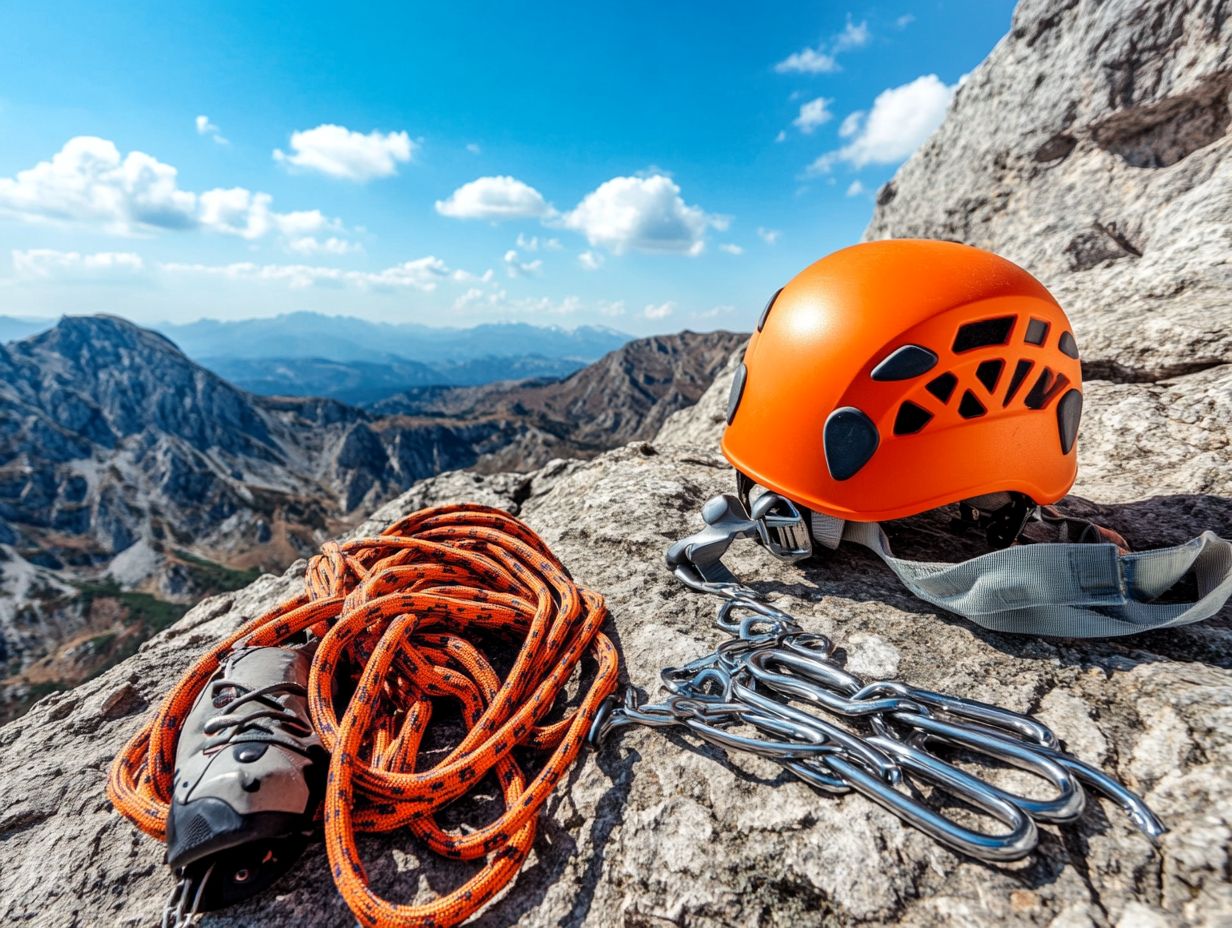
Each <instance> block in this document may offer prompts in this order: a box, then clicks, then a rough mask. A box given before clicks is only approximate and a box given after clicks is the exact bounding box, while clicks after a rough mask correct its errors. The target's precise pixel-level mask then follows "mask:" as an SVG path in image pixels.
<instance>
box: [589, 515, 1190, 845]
mask: <svg viewBox="0 0 1232 928" xmlns="http://www.w3.org/2000/svg"><path fill="white" fill-rule="evenodd" d="M767 495H770V494H767ZM718 500H722V503H721V504H720V503H719V502H718ZM765 500H766V497H765V496H763V497H760V498H759V499H758V500H757V501H756V503H755V504H754V507H753V508H754V510H755V512H754V513H753V514H752V516H751V517H745V518H741V516H742V515H743V513H742V512H739V511H737V510H736V508H735V507H733V506H732V503H733V502H734V503H736V506H739V509H740V510H742V509H743V506H741V505H740V504H739V501H736V500H734V498H732V497H722V498H716V500H711V503H710V504H708V506H710V509H711V511H710V512H707V513H705V521H706V522H707V526H708V527H707V529H705V530H703V532H701V533H699V534H698V536H693V537H692V538H689V539H685V540H683V541H681V542H678V543H677V544H676V545H674V546H673V547H672V549H671V550H670V551H669V553H668V566H669V567H670V568H672V569H673V570H674V571H675V572H676V574H677V576H679V577H681V579H682V580H684V582H685V583H686V584H687V585H688V586H690V587H691V588H693V589H696V590H700V591H704V592H707V593H711V594H714V595H717V596H720V597H721V598H723V599H724V600H725V601H724V602H723V603H722V605H720V607H719V610H718V615H717V617H716V624H717V625H718V627H719V628H720V629H722V630H723V631H725V632H727V633H728V635H729V636H730V637H728V638H727V639H726V640H724V641H723V642H722V643H721V644H719V646H718V647H717V648H716V649H715V650H714V651H713V652H712V653H710V654H707V655H706V656H704V657H701V658H698V659H697V660H694V661H691V662H690V663H688V664H686V665H684V666H682V667H671V668H667V669H665V670H663V671H662V673H661V678H662V683H663V686H664V688H665V689H666V690H667V695H666V696H665V697H664V698H663V699H662V700H661V701H659V702H656V703H651V704H644V705H640V706H639V705H638V704H637V700H636V694H635V692H634V690H633V689H632V688H630V689H628V690H627V691H626V693H625V698H624V702H623V705H618V704H617V703H616V702H615V701H613V698H611V697H609V702H608V703H606V704H605V706H604V707H603V708H602V709H601V711H600V713H599V715H598V717H597V718H596V719H595V723H594V726H593V727H592V729H591V732H590V738H591V742H592V744H594V745H596V746H597V745H598V744H599V743H600V742H602V741H603V740H604V739H605V738H607V737H608V736H609V735H610V734H611V733H612V732H614V731H617V730H619V729H622V728H625V727H628V726H632V725H641V726H646V727H650V728H676V729H682V730H684V731H687V732H690V733H691V734H693V735H694V736H696V737H697V738H699V739H700V740H702V741H705V742H707V743H710V744H713V745H715V746H717V747H720V748H722V749H723V750H725V751H736V752H746V753H750V754H755V755H758V756H761V757H766V758H769V759H770V760H773V761H774V762H776V763H778V764H779V765H781V766H782V767H783V768H784V769H785V770H787V771H789V772H790V773H791V774H793V775H794V776H796V777H797V778H799V779H801V780H803V781H804V782H805V783H808V784H809V785H811V786H813V787H815V788H817V789H819V790H821V791H823V792H827V793H846V792H850V791H853V790H854V791H856V792H858V793H860V794H862V795H864V796H866V797H867V798H869V799H871V800H873V801H874V802H876V803H878V804H880V805H882V806H884V807H885V808H886V809H888V810H889V811H891V812H893V813H894V814H895V815H897V816H899V817H900V818H901V819H903V820H904V821H905V822H907V823H908V824H910V825H912V826H914V827H916V828H918V829H920V830H921V831H923V832H925V833H926V834H929V835H931V836H932V837H933V838H935V839H936V840H938V841H940V842H942V843H943V844H946V845H948V846H950V847H952V848H954V849H956V850H958V851H961V852H963V853H965V854H969V855H970V856H972V857H976V858H979V859H981V860H987V861H1007V860H1017V859H1019V858H1021V857H1025V856H1026V855H1028V854H1029V853H1031V851H1032V850H1033V849H1034V848H1035V846H1036V843H1037V841H1038V832H1037V829H1036V823H1037V822H1047V823H1054V824H1060V823H1065V822H1071V821H1073V820H1075V819H1077V818H1078V817H1079V816H1080V815H1081V814H1082V811H1083V808H1084V806H1085V803H1086V790H1085V789H1084V787H1086V788H1089V789H1091V790H1093V791H1094V792H1096V793H1099V794H1101V795H1103V796H1105V797H1106V798H1108V799H1110V800H1111V801H1113V802H1115V803H1116V804H1117V805H1119V806H1120V807H1121V808H1122V809H1123V810H1124V811H1125V812H1126V813H1127V814H1128V815H1129V817H1130V819H1131V820H1132V821H1133V822H1134V824H1135V825H1137V826H1138V828H1140V829H1141V830H1142V831H1143V832H1144V833H1145V834H1146V835H1147V836H1148V837H1149V838H1150V839H1151V841H1152V842H1157V841H1158V838H1159V837H1160V836H1161V835H1162V834H1163V833H1164V832H1165V831H1166V830H1167V829H1166V828H1165V827H1164V825H1163V824H1162V823H1161V822H1160V821H1159V819H1158V818H1156V817H1155V815H1154V813H1152V812H1151V810H1150V808H1148V807H1147V805H1146V803H1145V802H1144V801H1143V800H1142V799H1141V798H1140V797H1138V796H1137V795H1135V794H1134V793H1133V792H1131V791H1130V790H1129V789H1127V788H1126V787H1125V786H1123V785H1122V784H1121V783H1119V782H1118V781H1117V780H1116V779H1114V778H1113V777H1111V776H1109V775H1107V774H1105V773H1103V772H1101V771H1100V770H1098V769H1096V768H1095V767H1092V766H1090V765H1089V764H1086V763H1084V762H1083V761H1081V760H1079V759H1078V758H1076V757H1074V756H1073V755H1071V754H1069V753H1067V752H1066V751H1064V750H1063V749H1062V748H1061V747H1060V745H1059V742H1058V740H1057V737H1056V735H1055V734H1053V732H1052V731H1051V730H1050V729H1049V728H1048V726H1046V725H1044V724H1042V723H1041V722H1038V721H1036V720H1035V719H1032V718H1031V717H1030V716H1027V715H1023V714H1021V713H1018V712H1013V711H1011V710H1009V709H1005V708H1002V707H1000V706H994V705H989V704H988V703H983V702H977V701H975V700H971V699H964V698H961V697H958V696H950V695H946V694H943V693H935V692H932V691H930V690H925V689H920V688H918V687H913V686H909V685H907V684H905V683H902V682H899V681H896V680H875V681H865V680H863V679H861V678H860V677H859V676H857V675H856V674H853V673H851V672H850V671H848V670H846V669H845V668H844V667H843V666H842V665H841V663H840V662H839V661H838V660H837V659H836V658H835V656H834V654H835V648H834V645H833V643H832V642H831V641H830V640H829V639H828V638H827V637H826V636H824V635H820V634H816V633H812V632H807V631H805V630H804V628H803V627H802V626H801V625H800V623H799V622H798V621H797V620H796V619H795V617H793V616H792V615H791V614H789V613H787V612H784V611H782V610H780V609H778V608H777V607H775V606H773V605H771V604H769V603H767V602H765V601H764V600H763V599H762V598H761V597H760V596H759V594H757V593H755V592H754V591H752V590H751V589H749V588H748V587H745V586H743V585H742V584H740V583H739V582H738V581H736V580H735V578H734V577H730V575H728V576H723V575H722V574H719V575H717V576H716V571H715V569H714V565H715V564H719V557H721V556H722V553H723V552H724V551H725V550H726V548H727V546H728V545H729V544H730V543H731V540H732V539H733V538H735V537H759V538H760V539H765V538H766V537H767V535H768V534H769V537H774V533H779V534H781V533H782V531H783V525H782V523H781V521H780V524H778V525H771V526H770V527H769V530H767V526H766V525H765V524H764V522H763V518H764V516H765V514H767V513H771V512H774V511H775V510H777V511H778V512H779V513H781V512H783V507H782V506H780V505H779V504H778V500H777V498H776V500H771V501H765ZM763 501H764V502H763ZM782 502H786V501H782ZM758 504H760V505H758ZM787 506H788V507H790V503H788V504H787ZM759 509H760V512H758V511H757V510H759ZM720 510H722V511H720ZM788 529H790V526H788ZM699 536H704V537H701V538H700V539H699ZM763 543H764V541H763ZM695 552H700V553H701V563H698V562H697V561H695V560H694V558H693V556H692V555H693V554H694V553H695ZM720 566H721V565H720ZM724 572H725V569H724ZM946 749H949V751H953V750H955V749H957V750H959V751H961V752H963V754H964V756H965V757H966V758H967V759H968V760H969V759H971V758H972V757H973V756H975V757H982V758H984V759H986V760H988V761H991V762H992V764H990V765H988V766H989V767H990V768H992V769H995V768H997V767H1001V766H1004V765H1006V764H1008V765H1012V766H1014V767H1018V768H1020V769H1022V770H1025V771H1027V772H1028V773H1030V774H1032V775H1034V776H1035V777H1037V778H1039V779H1041V780H1043V781H1044V782H1045V783H1046V784H1047V785H1048V791H1049V793H1050V795H1049V796H1048V797H1047V798H1043V799H1037V798H1032V797H1028V796H1024V795H1020V794H1017V793H1013V792H1010V791H1008V790H1005V789H1003V788H1001V787H998V786H995V785H993V784H992V783H990V782H988V780H985V779H982V778H980V777H978V776H976V775H974V774H972V773H969V772H968V771H967V770H965V769H962V768H960V767H957V766H955V765H954V764H953V763H951V762H950V761H949V760H946V759H945V758H944V757H943V756H942V754H945V753H947V750H946ZM923 785H927V786H930V787H931V791H932V796H933V797H934V804H936V805H939V803H937V802H936V798H935V797H937V796H938V794H948V795H949V796H950V797H952V798H953V799H956V800H958V801H959V802H960V803H962V804H965V805H966V806H969V807H974V808H975V809H976V810H977V811H979V812H981V813H983V814H984V815H985V816H987V817H988V818H991V819H994V820H996V821H997V822H999V823H1000V824H1001V826H1002V829H1001V830H998V831H995V832H986V831H981V830H978V829H976V828H974V827H971V826H968V825H965V824H963V823H961V822H959V821H957V820H955V819H954V818H950V817H948V816H946V815H944V814H943V813H941V812H940V811H937V809H936V808H934V807H933V806H932V805H929V804H927V803H925V802H924V801H923V799H921V798H920V797H921V795H922V793H921V791H920V786H923Z"/></svg>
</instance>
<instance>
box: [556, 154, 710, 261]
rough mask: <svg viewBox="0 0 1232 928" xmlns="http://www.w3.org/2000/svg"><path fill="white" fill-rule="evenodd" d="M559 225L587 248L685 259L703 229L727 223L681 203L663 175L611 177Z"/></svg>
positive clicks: (699, 246) (701, 242)
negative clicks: (674, 255) (577, 235)
mask: <svg viewBox="0 0 1232 928" xmlns="http://www.w3.org/2000/svg"><path fill="white" fill-rule="evenodd" d="M563 222H564V224H565V226H567V227H568V228H570V229H575V230H577V231H579V232H581V233H582V234H583V235H585V236H586V240H587V241H588V242H590V244H591V245H592V246H596V245H602V246H603V247H605V248H607V249H609V250H610V251H612V252H614V253H616V254H621V253H623V252H625V251H627V250H629V249H635V250H637V251H648V252H675V253H681V254H688V255H697V254H701V252H702V250H703V249H704V248H705V244H706V241H705V236H706V230H707V229H709V228H716V229H723V228H726V226H727V224H728V220H727V219H726V218H724V217H721V216H712V215H709V214H707V213H706V212H705V211H704V210H702V209H701V208H700V207H697V206H690V205H688V204H686V203H685V202H684V200H683V199H682V198H681V196H680V188H679V187H678V186H677V185H676V183H675V181H673V180H672V179H671V178H669V177H666V176H665V175H663V174H652V175H650V176H648V177H613V178H612V179H611V180H609V181H605V182H604V183H602V184H600V185H599V186H598V187H597V188H595V189H594V190H592V191H591V192H590V193H588V194H587V195H586V196H585V197H583V198H582V202H580V203H579V204H578V205H577V206H576V207H575V208H574V209H573V211H572V212H570V213H567V214H566V215H565V216H564V217H563Z"/></svg>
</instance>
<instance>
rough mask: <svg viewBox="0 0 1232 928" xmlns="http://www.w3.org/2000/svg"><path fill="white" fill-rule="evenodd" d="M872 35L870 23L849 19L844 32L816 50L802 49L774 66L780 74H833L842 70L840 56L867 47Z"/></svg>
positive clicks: (818, 46)
mask: <svg viewBox="0 0 1232 928" xmlns="http://www.w3.org/2000/svg"><path fill="white" fill-rule="evenodd" d="M870 38H871V34H870V33H869V31H868V23H867V22H860V23H853V22H852V21H851V17H850V16H848V17H847V25H846V26H845V27H844V28H843V31H842V32H840V33H838V34H837V35H834V36H831V37H830V39H829V40H828V41H824V42H821V43H819V44H818V45H817V46H816V47H815V48H802V49H800V51H798V52H793V53H792V54H790V55H788V56H787V57H786V58H784V59H783V60H782V61H780V62H778V64H776V65H775V66H774V70H775V71H777V72H778V73H779V74H831V73H833V72H834V71H838V70H840V66H839V63H838V56H839V55H840V54H842V53H843V52H846V51H850V50H851V49H853V48H859V47H861V46H863V45H867V44H868V41H869V39H870Z"/></svg>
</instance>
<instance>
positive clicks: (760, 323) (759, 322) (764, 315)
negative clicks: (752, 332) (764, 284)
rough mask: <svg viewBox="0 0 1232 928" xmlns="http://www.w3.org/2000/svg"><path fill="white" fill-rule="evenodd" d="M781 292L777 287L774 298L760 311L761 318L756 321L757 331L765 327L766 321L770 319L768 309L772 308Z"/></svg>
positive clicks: (781, 289)
mask: <svg viewBox="0 0 1232 928" xmlns="http://www.w3.org/2000/svg"><path fill="white" fill-rule="evenodd" d="M782 292H783V288H782V287H779V288H778V289H777V290H775V291H774V296H772V297H770V299H769V300H768V301H767V302H766V308H765V309H763V310H762V311H761V318H760V319H758V320H757V331H758V332H760V331H761V330H762V329H764V328H765V327H766V320H767V319H769V318H770V309H771V308H772V307H773V306H774V301H775V300H777V299H778V298H779V294H780V293H782Z"/></svg>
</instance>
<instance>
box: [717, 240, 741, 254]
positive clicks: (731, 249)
mask: <svg viewBox="0 0 1232 928" xmlns="http://www.w3.org/2000/svg"><path fill="white" fill-rule="evenodd" d="M719 251H725V252H727V253H728V254H729V255H742V254H744V249H743V248H741V247H740V246H739V245H733V244H732V243H731V242H724V243H723V244H722V245H720V246H719Z"/></svg>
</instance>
